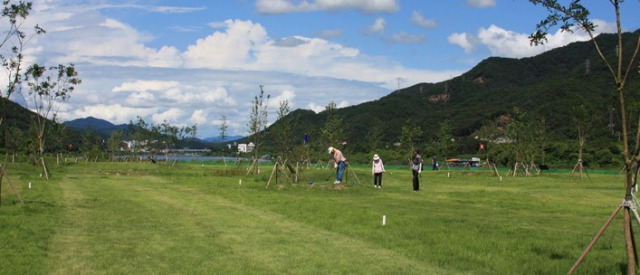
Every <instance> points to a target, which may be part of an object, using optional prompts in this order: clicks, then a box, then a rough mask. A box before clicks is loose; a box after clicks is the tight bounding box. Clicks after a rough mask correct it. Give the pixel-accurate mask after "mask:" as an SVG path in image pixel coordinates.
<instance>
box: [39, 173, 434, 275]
mask: <svg viewBox="0 0 640 275" xmlns="http://www.w3.org/2000/svg"><path fill="white" fill-rule="evenodd" d="M61 187H62V189H63V190H64V194H65V197H66V201H67V202H68V205H67V207H66V208H67V213H66V214H65V218H64V221H63V223H62V224H64V225H63V226H62V227H61V228H60V229H59V233H58V234H57V235H56V237H55V238H54V239H53V241H52V243H51V246H52V247H53V252H54V253H52V256H51V257H50V259H51V260H50V267H51V271H52V272H51V273H57V274H71V273H126V272H131V271H137V272H143V273H226V274H228V273H247V272H250V273H282V272H285V273H316V272H322V273H353V274H363V273H389V272H392V273H396V272H402V273H420V274H433V273H445V272H444V271H443V270H440V269H438V268H437V267H434V266H431V265H427V264H425V262H419V261H415V260H412V259H409V258H407V257H404V256H402V255H400V254H398V253H396V252H394V251H392V250H388V249H384V248H381V247H380V246H377V245H375V244H370V243H367V242H364V241H362V240H359V239H356V238H350V237H348V236H345V235H343V234H339V233H336V232H332V231H328V230H325V229H320V228H317V227H313V226H310V225H308V224H303V223H300V222H296V221H293V220H291V219H288V218H286V217H285V216H283V215H280V214H277V213H274V212H270V211H265V210H263V209H259V208H255V207H250V206H247V205H244V204H240V203H235V202H233V201H230V200H228V199H224V198H222V197H220V196H217V195H214V194H210V193H203V192H201V191H200V190H199V189H194V188H192V187H187V186H181V185H177V184H175V183H173V182H169V180H168V179H164V178H161V177H155V176H144V177H127V176H125V175H124V174H121V175H115V174H113V173H112V174H110V175H104V174H91V173H87V174H84V175H83V176H82V177H81V178H78V179H67V180H64V181H63V183H61Z"/></svg>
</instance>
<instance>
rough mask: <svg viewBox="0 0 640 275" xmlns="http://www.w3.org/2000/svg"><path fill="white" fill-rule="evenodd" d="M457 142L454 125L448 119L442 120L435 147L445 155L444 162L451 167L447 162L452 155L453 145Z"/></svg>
mask: <svg viewBox="0 0 640 275" xmlns="http://www.w3.org/2000/svg"><path fill="white" fill-rule="evenodd" d="M454 144H455V139H454V138H453V127H452V126H451V123H450V122H449V121H448V120H444V121H442V122H440V129H438V133H437V135H436V142H435V147H436V151H437V152H439V154H440V155H441V156H442V157H443V162H444V164H445V165H446V166H447V169H449V168H450V167H449V163H448V162H447V158H448V157H451V156H449V154H451V151H453V146H454Z"/></svg>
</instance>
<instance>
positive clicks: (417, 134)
mask: <svg viewBox="0 0 640 275" xmlns="http://www.w3.org/2000/svg"><path fill="white" fill-rule="evenodd" d="M422 134H423V131H422V128H420V126H418V125H416V123H415V122H413V121H412V120H411V119H409V120H407V122H406V123H405V125H404V126H402V132H401V135H400V142H401V143H402V147H403V148H406V149H408V151H406V152H412V153H413V150H414V149H415V148H417V146H418V144H419V142H420V139H421V138H422ZM411 157H412V156H410V157H409V158H408V161H409V163H410V162H411Z"/></svg>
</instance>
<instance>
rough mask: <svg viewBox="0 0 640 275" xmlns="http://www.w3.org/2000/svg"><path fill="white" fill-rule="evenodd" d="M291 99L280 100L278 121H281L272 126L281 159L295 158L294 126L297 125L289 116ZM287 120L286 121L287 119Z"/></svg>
mask: <svg viewBox="0 0 640 275" xmlns="http://www.w3.org/2000/svg"><path fill="white" fill-rule="evenodd" d="M289 111H290V108H289V101H288V100H283V101H280V106H279V107H278V113H277V114H278V119H277V121H279V122H281V123H278V124H277V125H276V127H272V129H271V134H272V136H273V138H274V140H275V142H276V144H275V147H276V152H277V156H278V157H280V159H282V160H283V161H284V160H289V161H291V160H292V159H294V158H295V156H294V155H293V141H292V139H293V127H294V126H295V124H294V123H292V121H291V118H287V115H288V114H289ZM285 120H286V121H285Z"/></svg>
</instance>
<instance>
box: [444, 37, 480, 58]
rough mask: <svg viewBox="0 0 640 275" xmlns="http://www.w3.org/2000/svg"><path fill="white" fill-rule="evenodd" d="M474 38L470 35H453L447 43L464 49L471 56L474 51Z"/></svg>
mask: <svg viewBox="0 0 640 275" xmlns="http://www.w3.org/2000/svg"><path fill="white" fill-rule="evenodd" d="M473 40H474V39H473V36H472V35H470V34H468V33H464V32H463V33H453V34H451V35H449V37H448V38H447V41H448V42H449V43H451V44H453V45H456V46H459V47H461V48H462V49H464V52H465V53H467V54H469V53H471V52H472V51H473V47H474V42H473Z"/></svg>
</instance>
